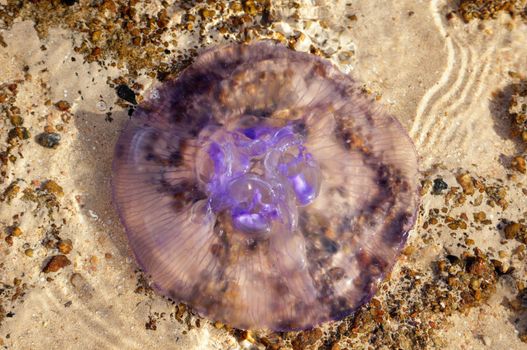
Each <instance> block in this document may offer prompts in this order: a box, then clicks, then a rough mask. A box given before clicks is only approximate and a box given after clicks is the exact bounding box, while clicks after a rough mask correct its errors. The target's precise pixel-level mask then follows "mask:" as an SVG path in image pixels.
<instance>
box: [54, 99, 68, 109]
mask: <svg viewBox="0 0 527 350" xmlns="http://www.w3.org/2000/svg"><path fill="white" fill-rule="evenodd" d="M55 107H57V109H58V110H59V111H63V112H65V111H68V110H69V109H70V107H71V106H70V104H69V102H68V101H64V100H61V101H59V102H57V103H55Z"/></svg>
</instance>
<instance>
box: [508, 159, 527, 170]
mask: <svg viewBox="0 0 527 350" xmlns="http://www.w3.org/2000/svg"><path fill="white" fill-rule="evenodd" d="M511 167H512V168H513V169H514V170H516V171H519V172H520V173H522V174H525V173H526V172H527V165H526V162H525V158H524V157H522V156H516V157H514V158H513V159H512V162H511Z"/></svg>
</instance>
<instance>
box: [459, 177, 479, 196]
mask: <svg viewBox="0 0 527 350" xmlns="http://www.w3.org/2000/svg"><path fill="white" fill-rule="evenodd" d="M456 180H457V182H458V183H459V184H460V185H461V188H463V193H465V194H468V195H471V194H474V192H475V189H474V182H473V181H472V176H470V175H469V174H468V173H465V174H459V175H458V176H456Z"/></svg>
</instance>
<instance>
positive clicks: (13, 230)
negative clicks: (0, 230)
mask: <svg viewBox="0 0 527 350" xmlns="http://www.w3.org/2000/svg"><path fill="white" fill-rule="evenodd" d="M9 234H10V235H11V236H13V237H20V236H22V230H21V229H20V227H18V226H15V227H11V228H10V229H9Z"/></svg>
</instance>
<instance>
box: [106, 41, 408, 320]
mask: <svg viewBox="0 0 527 350" xmlns="http://www.w3.org/2000/svg"><path fill="white" fill-rule="evenodd" d="M158 92H159V93H158V94H157V95H158V96H157V98H155V99H151V100H149V101H147V102H145V103H143V104H142V105H140V106H139V107H138V108H137V110H136V111H135V113H134V115H133V117H132V119H131V120H130V121H129V122H128V124H127V125H126V127H125V128H124V130H123V131H122V134H121V136H120V138H119V141H118V143H117V146H116V156H115V158H114V164H113V195H114V201H115V204H116V206H117V209H118V211H119V213H120V216H121V219H122V222H123V224H124V226H125V228H126V232H127V235H128V239H129V242H130V245H131V247H132V250H133V251H134V253H135V256H136V258H137V261H138V263H139V265H140V266H141V267H142V268H143V269H144V270H145V271H146V273H147V274H148V275H150V276H151V279H152V282H153V285H154V286H155V288H156V289H157V290H158V291H159V292H160V293H162V294H164V295H167V296H170V297H172V298H175V299H177V300H178V301H182V302H186V303H188V304H190V305H192V307H193V308H194V309H196V310H197V311H198V312H199V313H201V314H203V315H204V316H207V317H209V318H211V319H214V320H219V321H222V322H224V323H226V324H229V325H231V326H234V327H238V328H253V329H271V330H291V329H305V328H309V327H312V326H315V325H317V324H320V323H322V322H325V321H329V320H332V319H338V318H342V317H344V316H346V315H348V314H350V313H351V312H353V311H354V310H356V309H357V308H358V307H359V306H361V305H362V304H363V303H365V302H367V301H368V300H369V298H371V297H372V295H373V294H374V293H375V291H376V289H377V286H378V284H379V282H380V281H381V280H382V279H383V278H384V276H385V275H386V273H387V272H389V271H390V269H391V268H392V267H393V265H394V263H395V261H396V259H397V257H398V256H399V253H400V251H401V249H402V247H403V245H404V243H405V240H406V237H407V234H408V231H409V230H410V229H411V228H412V226H413V224H414V221H415V215H416V208H417V206H418V194H417V193H418V191H417V190H418V184H417V176H418V167H417V155H416V151H415V149H414V146H413V144H412V142H411V140H410V138H409V137H408V136H407V134H406V132H405V131H404V129H403V127H402V126H401V125H400V124H399V122H398V121H397V120H396V119H394V118H393V117H391V116H390V115H387V114H386V113H383V112H380V111H379V109H378V108H375V106H374V105H373V102H372V101H371V100H370V99H369V98H368V97H367V96H364V95H363V94H362V93H361V89H360V86H359V85H358V84H357V83H356V82H355V81H354V80H353V79H352V78H350V77H348V76H347V75H345V74H343V73H341V72H340V71H338V70H337V69H336V68H335V67H333V66H332V65H331V64H330V63H328V62H326V61H325V60H323V59H321V58H318V57H316V56H313V55H310V54H306V53H299V52H294V51H291V50H289V49H287V48H285V47H283V46H281V45H278V44H274V43H271V42H258V43H253V44H249V45H229V46H223V47H219V48H214V49H211V50H209V51H206V52H204V53H203V54H202V55H201V56H199V57H198V58H197V59H196V61H195V62H194V63H193V64H192V65H191V66H190V67H188V68H187V69H186V70H185V71H183V72H182V73H181V75H180V76H179V78H178V79H177V80H173V81H168V82H166V83H164V84H163V85H162V86H160V87H159V89H158Z"/></svg>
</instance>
